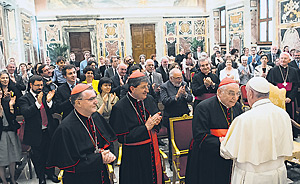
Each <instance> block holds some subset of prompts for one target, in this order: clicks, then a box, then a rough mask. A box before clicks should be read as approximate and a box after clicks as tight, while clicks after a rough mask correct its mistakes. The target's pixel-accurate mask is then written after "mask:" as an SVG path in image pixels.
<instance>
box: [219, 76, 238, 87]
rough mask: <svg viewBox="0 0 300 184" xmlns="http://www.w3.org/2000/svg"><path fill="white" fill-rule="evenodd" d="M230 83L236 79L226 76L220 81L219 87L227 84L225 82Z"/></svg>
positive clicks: (234, 82)
mask: <svg viewBox="0 0 300 184" xmlns="http://www.w3.org/2000/svg"><path fill="white" fill-rule="evenodd" d="M231 83H233V84H236V81H235V80H233V79H231V78H228V77H226V78H224V79H223V80H222V81H221V82H220V84H219V87H221V86H224V85H227V84H231Z"/></svg>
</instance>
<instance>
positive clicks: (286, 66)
mask: <svg viewBox="0 0 300 184" xmlns="http://www.w3.org/2000/svg"><path fill="white" fill-rule="evenodd" d="M279 66H280V67H281V68H284V69H287V67H289V65H287V66H286V67H283V66H281V65H279Z"/></svg>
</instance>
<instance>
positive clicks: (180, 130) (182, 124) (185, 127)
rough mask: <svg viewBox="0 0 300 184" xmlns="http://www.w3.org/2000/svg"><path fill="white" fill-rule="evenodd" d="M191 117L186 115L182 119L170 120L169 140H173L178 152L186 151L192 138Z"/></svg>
mask: <svg viewBox="0 0 300 184" xmlns="http://www.w3.org/2000/svg"><path fill="white" fill-rule="evenodd" d="M192 119H193V116H188V115H187V114H185V115H183V116H182V117H175V118H170V131H171V140H174V141H175V143H176V146H177V148H178V149H179V151H182V150H188V149H189V145H190V142H191V140H192V138H193V133H192Z"/></svg>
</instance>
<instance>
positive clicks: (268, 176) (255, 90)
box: [220, 77, 293, 184]
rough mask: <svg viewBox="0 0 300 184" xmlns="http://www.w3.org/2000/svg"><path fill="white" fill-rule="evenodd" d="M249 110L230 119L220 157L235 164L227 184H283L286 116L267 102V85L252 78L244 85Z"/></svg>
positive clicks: (289, 145)
mask: <svg viewBox="0 0 300 184" xmlns="http://www.w3.org/2000/svg"><path fill="white" fill-rule="evenodd" d="M246 90H247V98H248V102H249V105H250V106H251V107H252V108H251V110H249V111H247V112H245V113H244V114H242V115H240V116H238V117H237V118H235V119H234V121H233V122H232V124H231V126H230V127H229V130H228V132H227V135H226V137H225V139H224V140H222V139H221V141H222V142H221V148H220V154H221V156H222V157H224V158H225V159H232V160H233V161H234V163H235V164H233V165H234V168H233V172H232V176H231V183H245V184H274V183H286V181H287V171H286V167H285V165H284V160H285V159H284V157H285V156H291V155H292V151H293V136H292V127H291V121H290V117H289V115H288V114H287V113H286V112H285V111H284V110H283V109H281V108H280V107H277V106H275V105H274V104H273V103H272V102H271V101H270V100H269V92H270V85H269V83H268V81H267V80H266V79H265V78H263V77H254V78H252V79H250V80H249V82H248V83H247V85H246Z"/></svg>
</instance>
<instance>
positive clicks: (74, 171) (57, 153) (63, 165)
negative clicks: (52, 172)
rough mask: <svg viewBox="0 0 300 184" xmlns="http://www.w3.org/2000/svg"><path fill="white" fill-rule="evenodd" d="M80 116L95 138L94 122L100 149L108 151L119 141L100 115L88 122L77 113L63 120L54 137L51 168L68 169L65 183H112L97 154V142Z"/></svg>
mask: <svg viewBox="0 0 300 184" xmlns="http://www.w3.org/2000/svg"><path fill="white" fill-rule="evenodd" d="M76 114H77V115H78V117H79V118H80V119H81V120H82V122H83V123H84V124H85V125H86V127H87V128H88V130H89V132H90V134H91V135H92V137H93V138H94V137H95V134H94V128H93V125H92V121H93V122H94V123H95V129H96V135H97V140H98V141H97V142H98V147H99V148H102V149H107V148H108V147H109V146H110V145H111V144H112V142H113V141H115V140H116V139H117V138H116V136H115V133H114V131H113V130H112V129H111V127H110V126H109V124H107V122H106V121H105V119H104V118H103V117H102V116H101V115H100V114H99V113H98V112H95V113H94V114H92V116H91V118H89V119H88V118H87V117H84V116H82V115H81V114H79V113H78V112H77V111H76V112H75V110H73V111H71V113H70V114H69V115H68V116H67V117H66V118H65V119H63V121H62V123H61V124H60V125H59V127H58V128H57V130H56V131H55V133H54V135H53V137H52V142H51V147H50V153H49V159H48V166H49V167H58V168H60V169H63V170H65V172H64V183H65V184H68V183H70V184H82V183H89V184H99V183H105V184H109V183H110V182H109V178H108V173H107V169H106V165H105V164H103V161H102V155H101V153H94V151H95V146H94V143H93V142H92V139H91V138H90V136H89V134H88V132H87V130H86V129H85V128H84V126H83V125H82V123H81V122H80V120H79V119H78V117H77V116H76Z"/></svg>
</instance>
